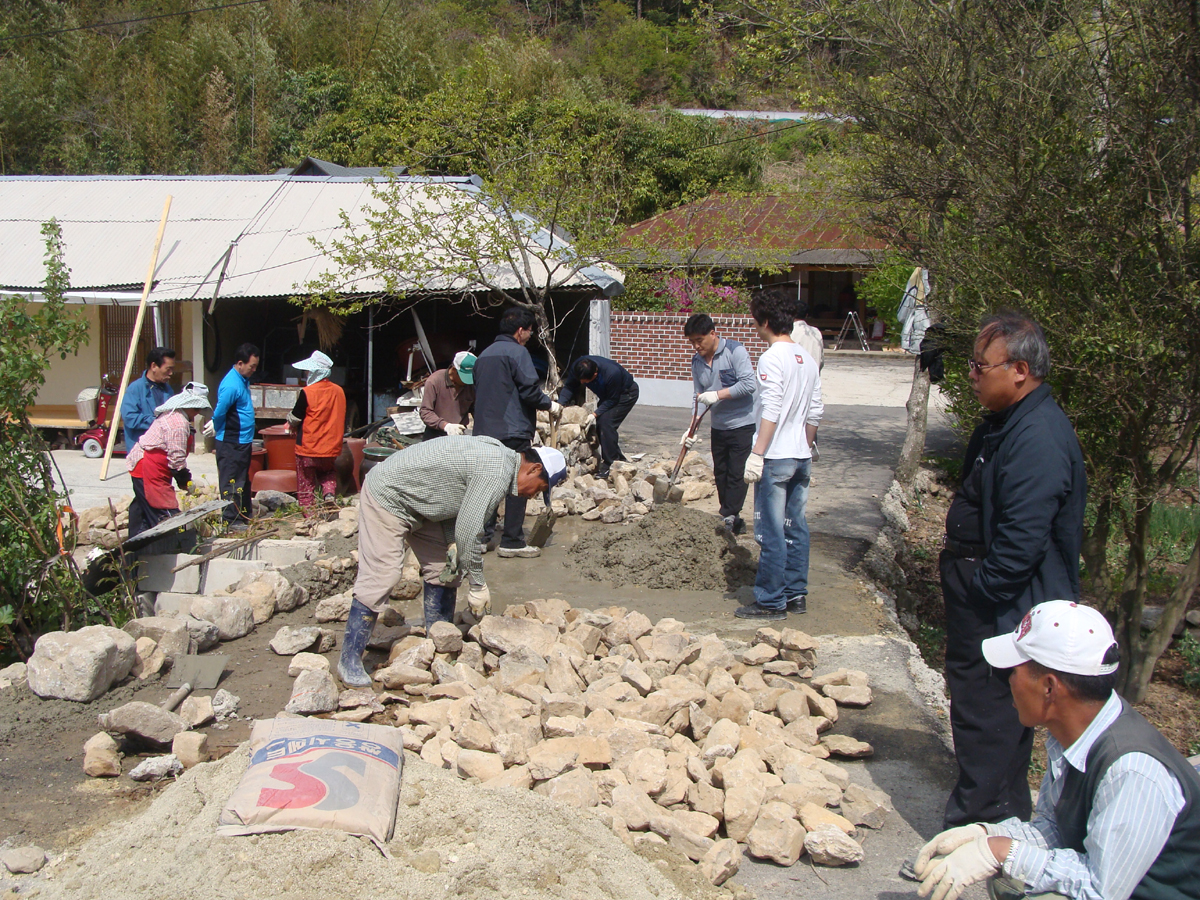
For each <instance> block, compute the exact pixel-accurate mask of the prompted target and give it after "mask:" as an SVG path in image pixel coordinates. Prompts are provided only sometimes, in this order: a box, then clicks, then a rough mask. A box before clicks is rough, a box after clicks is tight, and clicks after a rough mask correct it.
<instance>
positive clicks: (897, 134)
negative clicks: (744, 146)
mask: <svg viewBox="0 0 1200 900" xmlns="http://www.w3.org/2000/svg"><path fill="white" fill-rule="evenodd" d="M797 9H798V8H797V7H796V6H795V5H792V4H787V3H775V2H773V0H768V2H767V4H766V5H765V7H763V10H765V11H766V12H767V13H770V12H772V11H775V12H777V13H778V14H779V15H778V17H777V18H776V19H775V20H774V21H775V26H774V27H782V28H783V31H782V32H781V33H789V32H788V31H787V29H788V22H789V18H788V17H789V16H790V17H792V18H791V21H792V22H793V23H794V28H792V30H791V31H790V35H791V37H792V38H793V39H794V41H795V43H796V46H798V47H803V48H810V47H811V48H813V49H814V54H813V56H812V57H811V59H820V57H819V54H816V53H815V50H816V49H817V48H818V46H828V44H829V42H830V41H834V42H835V43H836V44H837V46H838V47H839V48H841V49H840V51H839V54H838V55H837V56H836V57H825V68H824V70H823V72H822V73H821V74H822V75H823V77H824V78H825V79H826V81H825V83H826V84H827V85H828V86H829V90H830V96H831V98H832V99H833V102H834V103H835V104H836V105H835V110H836V111H837V112H839V113H842V114H844V115H847V116H851V117H853V119H854V121H855V122H856V123H857V125H858V131H857V135H858V137H859V140H858V153H859V154H860V159H861V163H862V172H861V177H860V180H859V182H858V184H859V190H858V194H859V198H860V199H861V200H863V201H865V202H866V204H867V205H868V207H869V209H870V210H871V215H872V217H873V219H874V222H875V224H876V226H877V227H878V228H879V230H880V231H881V232H882V233H884V234H886V235H887V236H888V239H889V240H890V241H891V242H892V243H893V245H894V246H896V247H897V248H899V249H900V250H901V251H902V252H903V253H904V254H905V255H906V256H908V257H909V258H911V259H913V260H914V261H916V262H918V263H920V264H923V265H926V266H928V268H929V269H930V271H931V273H932V275H933V276H934V277H935V278H936V280H937V284H938V289H937V292H936V293H935V295H934V297H933V304H934V308H935V310H936V313H937V315H938V318H939V319H940V321H941V322H942V323H943V324H945V325H946V326H947V329H948V339H949V341H950V342H951V343H952V344H953V345H954V350H955V351H957V352H955V353H953V354H952V356H951V359H953V358H954V356H957V357H958V358H959V359H962V358H965V357H966V356H967V355H969V352H970V343H971V340H972V338H973V336H974V333H975V330H976V328H977V325H978V322H979V319H980V316H981V315H982V314H984V313H986V312H988V311H991V310H995V309H996V308H998V307H1006V306H1007V307H1012V308H1017V309H1020V310H1022V311H1024V312H1026V313H1028V314H1030V315H1032V316H1034V317H1035V318H1037V319H1038V320H1039V321H1041V323H1042V325H1043V326H1044V327H1045V329H1046V332H1047V336H1048V338H1049V340H1050V344H1051V350H1052V354H1053V358H1054V361H1055V369H1054V372H1053V373H1052V381H1053V384H1054V386H1055V388H1056V393H1057V396H1058V398H1059V400H1060V402H1061V403H1062V405H1063V407H1064V409H1065V410H1066V411H1067V413H1068V415H1069V416H1070V417H1071V419H1072V420H1073V422H1074V423H1075V427H1076V431H1077V433H1078V435H1079V438H1080V442H1081V444H1082V445H1083V449H1084V454H1085V457H1086V460H1087V465H1088V475H1089V493H1090V500H1091V504H1092V506H1093V508H1094V510H1095V513H1096V514H1095V517H1094V520H1093V521H1092V522H1091V523H1090V524H1089V526H1088V528H1087V531H1086V534H1085V547H1084V557H1085V563H1086V574H1087V577H1086V581H1085V590H1086V592H1087V593H1089V594H1090V595H1091V596H1092V597H1094V598H1095V600H1096V601H1097V602H1098V603H1099V604H1101V605H1102V607H1103V608H1104V609H1105V610H1106V611H1107V613H1108V614H1109V615H1110V617H1111V618H1112V620H1113V621H1114V623H1115V629H1116V632H1117V635H1118V638H1119V641H1120V645H1121V651H1122V656H1123V660H1124V662H1123V665H1122V669H1121V672H1122V675H1121V685H1120V689H1121V691H1122V693H1123V694H1124V695H1125V696H1126V697H1127V698H1129V699H1131V700H1135V701H1136V700H1139V699H1141V698H1142V696H1143V695H1144V693H1145V690H1146V687H1147V685H1148V683H1149V681H1150V677H1151V674H1152V671H1153V667H1154V664H1155V661H1156V660H1157V659H1158V657H1159V655H1160V654H1161V653H1162V651H1163V650H1164V648H1165V647H1166V646H1167V644H1168V643H1169V641H1170V638H1171V634H1172V632H1173V630H1174V628H1175V627H1176V626H1177V624H1178V623H1179V621H1180V619H1181V617H1182V616H1183V613H1184V611H1185V609H1186V607H1187V604H1188V601H1189V600H1190V598H1191V597H1192V595H1193V594H1194V592H1195V590H1196V588H1197V585H1200V543H1197V544H1196V545H1195V546H1194V548H1193V550H1192V552H1191V554H1190V557H1189V558H1188V560H1187V562H1186V564H1184V565H1183V567H1182V570H1180V571H1178V572H1176V573H1175V577H1174V578H1173V579H1171V581H1172V583H1171V585H1170V587H1169V589H1167V590H1165V591H1162V592H1160V593H1159V595H1158V597H1157V598H1156V599H1159V600H1161V601H1162V602H1163V609H1164V614H1163V616H1162V619H1161V621H1160V623H1159V624H1158V625H1157V626H1156V627H1155V628H1154V629H1152V630H1149V631H1144V630H1143V629H1142V626H1141V623H1142V612H1143V609H1144V607H1145V605H1146V601H1147V599H1149V598H1150V596H1151V593H1150V588H1151V577H1150V576H1151V571H1152V568H1153V567H1154V559H1153V550H1152V546H1151V543H1150V522H1151V517H1152V515H1153V514H1154V510H1155V508H1156V506H1157V505H1158V504H1160V503H1162V502H1163V501H1164V499H1166V498H1167V497H1168V496H1170V495H1171V494H1172V493H1173V491H1174V490H1175V489H1176V487H1177V486H1178V485H1179V484H1180V479H1181V478H1183V477H1185V475H1188V473H1190V472H1193V471H1194V469H1192V468H1191V465H1192V462H1189V461H1193V462H1194V459H1195V454H1196V450H1197V440H1198V438H1200V367H1198V366H1197V365H1195V360H1196V359H1197V358H1200V280H1198V278H1197V273H1198V271H1200V268H1198V267H1200V252H1198V251H1200V246H1198V244H1197V236H1196V229H1195V226H1194V221H1193V219H1194V213H1193V209H1194V208H1195V191H1196V187H1197V184H1198V182H1197V171H1198V169H1200V128H1198V127H1197V124H1198V121H1197V109H1198V100H1197V98H1200V25H1198V23H1197V20H1196V15H1195V6H1194V4H1193V3H1191V2H1188V0H1053V2H1046V0H1013V2H1011V3H1005V4H986V3H977V2H960V3H953V4H946V3H932V2H926V0H871V2H858V0H837V2H834V0H820V2H818V0H813V2H811V3H807V4H803V5H802V8H800V9H799V11H797ZM814 16H816V18H814ZM779 23H783V25H782V26H780V25H779ZM814 23H817V24H819V26H820V28H819V29H817V28H814V27H812V26H813V25H814ZM806 29H807V30H806ZM962 385H963V381H961V380H953V381H951V382H950V390H951V391H952V392H953V393H955V395H956V408H957V410H959V412H960V413H961V414H963V415H965V416H967V417H973V416H974V415H975V414H976V413H975V411H974V410H975V409H977V407H975V406H974V404H973V403H972V401H971V399H970V398H969V396H968V395H967V394H966V393H965V392H964V390H963V389H962ZM1117 534H1119V535H1120V536H1121V538H1123V541H1122V542H1121V544H1122V546H1123V547H1124V548H1125V549H1124V550H1123V557H1122V559H1121V563H1120V565H1119V567H1118V571H1116V572H1110V570H1109V564H1108V554H1109V553H1110V552H1111V551H1112V550H1113V549H1114V548H1113V546H1112V545H1113V541H1114V538H1115V537H1116V536H1117Z"/></svg>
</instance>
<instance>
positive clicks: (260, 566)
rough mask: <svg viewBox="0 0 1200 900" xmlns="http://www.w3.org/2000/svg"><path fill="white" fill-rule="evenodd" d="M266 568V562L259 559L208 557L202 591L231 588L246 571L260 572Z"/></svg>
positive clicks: (209, 591)
mask: <svg viewBox="0 0 1200 900" xmlns="http://www.w3.org/2000/svg"><path fill="white" fill-rule="evenodd" d="M266 568H267V564H266V563H265V562H263V561H262V560H261V559H226V558H224V557H221V558H218V559H210V560H209V561H208V562H207V563H205V564H204V570H205V571H204V579H203V584H204V593H206V594H211V593H213V592H214V591H221V590H225V589H226V588H231V587H233V586H234V585H235V584H237V583H238V582H239V581H241V580H242V576H243V575H245V574H246V573H247V572H262V571H263V570H265V569H266Z"/></svg>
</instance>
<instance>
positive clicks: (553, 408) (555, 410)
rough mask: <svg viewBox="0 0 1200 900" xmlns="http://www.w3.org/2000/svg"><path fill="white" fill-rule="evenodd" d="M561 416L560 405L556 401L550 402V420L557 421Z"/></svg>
mask: <svg viewBox="0 0 1200 900" xmlns="http://www.w3.org/2000/svg"><path fill="white" fill-rule="evenodd" d="M561 415H562V404H561V403H559V402H558V401H557V400H551V401H550V418H552V419H557V418H558V417H559V416H561Z"/></svg>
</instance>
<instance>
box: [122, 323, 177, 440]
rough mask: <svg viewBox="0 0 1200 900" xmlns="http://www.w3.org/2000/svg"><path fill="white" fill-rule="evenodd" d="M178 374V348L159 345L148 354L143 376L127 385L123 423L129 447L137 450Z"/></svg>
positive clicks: (169, 394)
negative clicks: (176, 363)
mask: <svg viewBox="0 0 1200 900" xmlns="http://www.w3.org/2000/svg"><path fill="white" fill-rule="evenodd" d="M174 373H175V351H174V350H172V349H171V348H169V347H155V348H154V349H153V350H151V351H150V352H149V353H148V354H147V355H146V370H145V371H144V372H142V377H141V378H139V379H137V380H136V381H134V382H132V383H131V384H130V385H129V386H128V387H127V388H125V399H124V400H122V401H121V423H122V427H123V428H124V429H125V450H126V452H128V451H130V450H132V449H133V445H134V444H136V443H137V442H138V438H140V437H141V436H142V435H143V434H145V433H146V429H147V428H149V427H150V426H151V424H153V422H154V410H156V409H158V407H160V406H162V404H164V403H166V402H167V400H168V399H170V397H171V394H172V393H174V392H173V391H172V390H171V384H170V381H171V376H172V375H173V374H174Z"/></svg>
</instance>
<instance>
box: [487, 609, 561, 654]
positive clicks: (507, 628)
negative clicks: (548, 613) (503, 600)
mask: <svg viewBox="0 0 1200 900" xmlns="http://www.w3.org/2000/svg"><path fill="white" fill-rule="evenodd" d="M557 640H558V629H557V628H554V627H552V626H549V625H543V624H542V623H541V622H539V621H538V620H537V619H513V618H510V617H508V616H484V617H483V619H482V620H481V621H480V623H479V642H480V643H481V644H483V645H484V646H485V647H487V648H488V649H489V650H492V651H494V652H496V653H511V652H512V651H514V650H516V649H517V648H518V647H525V648H527V649H529V650H532V651H533V652H534V653H536V654H537V655H538V656H542V657H544V656H546V655H547V654H548V653H549V652H550V648H551V647H553V646H554V644H555V642H556V641H557Z"/></svg>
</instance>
